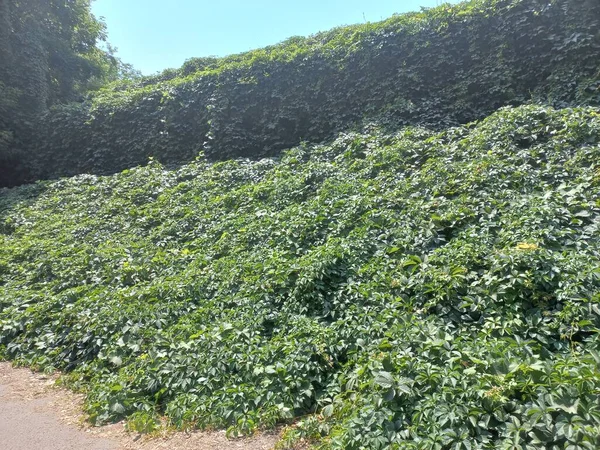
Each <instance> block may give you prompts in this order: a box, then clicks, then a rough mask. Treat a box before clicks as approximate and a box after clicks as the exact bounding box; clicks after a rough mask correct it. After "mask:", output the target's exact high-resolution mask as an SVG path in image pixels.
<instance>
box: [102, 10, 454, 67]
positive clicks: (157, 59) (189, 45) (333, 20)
mask: <svg viewBox="0 0 600 450" xmlns="http://www.w3.org/2000/svg"><path fill="white" fill-rule="evenodd" d="M439 3H442V2H441V1H440V0H301V1H289V0H253V1H252V0H250V1H243V0H209V1H207V0H168V1H165V0H95V1H94V2H93V3H92V10H93V12H94V14H95V15H96V16H97V17H104V19H105V21H106V24H107V27H108V40H109V42H110V43H111V44H112V45H114V46H116V47H117V48H118V53H117V54H118V56H119V57H120V58H121V59H122V60H123V61H124V62H127V63H130V64H133V66H134V67H135V68H136V69H138V70H141V71H142V73H144V74H145V75H150V74H152V73H155V72H158V71H161V70H163V69H166V68H169V67H179V66H181V64H183V62H184V61H185V60H186V59H188V58H191V57H195V56H213V55H214V56H224V55H229V54H232V53H239V52H243V51H246V50H251V49H254V48H259V47H264V46H266V45H271V44H275V43H277V42H281V41H282V40H284V39H286V38H288V37H290V36H306V35H309V34H313V33H316V32H318V31H324V30H328V29H330V28H333V27H336V26H339V25H350V24H354V23H359V22H365V21H370V22H374V21H378V20H381V19H385V18H387V17H389V16H391V15H392V14H394V13H401V12H406V11H414V10H419V8H420V7H421V6H425V7H432V6H436V5H437V4H439ZM451 3H456V1H452V2H451Z"/></svg>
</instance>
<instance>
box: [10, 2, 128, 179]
mask: <svg viewBox="0 0 600 450" xmlns="http://www.w3.org/2000/svg"><path fill="white" fill-rule="evenodd" d="M105 39H106V35H105V27H104V24H103V23H102V22H101V21H99V20H97V19H96V18H95V17H94V16H93V15H92V14H91V12H90V0H0V186H7V185H13V184H15V183H19V182H23V180H26V179H27V178H28V177H31V176H32V174H31V173H30V170H31V168H30V167H28V165H27V164H26V162H27V157H28V156H35V155H31V154H30V153H31V152H34V151H35V149H33V148H32V137H31V134H32V133H33V132H34V130H36V129H37V126H38V124H37V122H38V121H39V120H40V117H42V116H43V115H44V114H45V113H47V112H48V108H49V107H50V106H52V105H57V104H64V103H69V102H73V101H76V100H78V99H80V98H81V97H82V96H83V95H84V94H85V93H86V92H88V91H89V90H93V89H97V88H99V87H101V86H103V85H105V84H106V83H107V82H109V81H111V80H116V79H118V78H120V77H121V76H122V75H123V74H124V72H123V70H125V71H130V73H131V67H130V66H128V65H126V64H123V63H122V62H121V61H120V60H119V59H118V58H116V57H115V56H114V54H112V52H111V51H110V47H109V51H106V50H103V49H101V48H99V47H98V45H97V44H99V43H100V42H102V41H104V40H105ZM59 150H60V149H57V151H59Z"/></svg>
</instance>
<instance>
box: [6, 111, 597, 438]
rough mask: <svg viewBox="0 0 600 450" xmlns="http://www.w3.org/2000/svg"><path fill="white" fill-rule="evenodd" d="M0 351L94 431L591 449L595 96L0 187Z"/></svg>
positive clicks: (594, 324) (594, 365)
mask: <svg viewBox="0 0 600 450" xmlns="http://www.w3.org/2000/svg"><path fill="white" fill-rule="evenodd" d="M0 211H1V212H2V216H1V217H2V218H1V222H0V357H3V358H6V359H12V360H15V361H17V362H19V363H21V364H26V365H30V366H35V367H38V368H40V369H46V370H52V369H61V370H63V371H65V372H67V375H65V376H64V377H63V379H64V380H65V382H66V383H68V384H70V385H71V386H73V387H75V388H81V389H83V390H85V392H86V393H87V406H86V407H87V411H88V412H89V414H90V418H91V420H92V421H93V422H95V423H103V422H107V421H114V420H118V419H121V418H128V421H129V422H128V423H129V426H130V427H131V428H133V429H138V430H145V431H150V430H152V429H153V428H154V427H156V426H157V418H158V417H159V416H162V415H165V416H166V417H167V418H168V419H169V421H170V423H171V424H172V425H173V426H175V427H178V428H189V427H223V428H228V429H229V431H230V433H231V434H237V433H251V432H253V431H254V430H256V429H258V428H260V427H270V426H273V425H275V424H276V423H281V422H283V423H286V422H287V423H289V424H290V425H289V427H288V429H287V431H286V433H285V435H284V437H283V439H282V442H281V446H282V447H286V446H292V445H294V444H295V443H297V442H298V441H299V440H301V439H304V440H306V441H308V442H311V443H312V444H313V445H315V446H317V447H319V446H320V447H322V448H344V449H359V448H396V449H432V448H435V449H462V448H465V449H475V448H523V449H525V448H526V449H595V448H598V446H600V438H599V436H600V402H599V401H598V400H599V398H600V354H599V352H600V337H599V333H598V331H599V329H600V240H599V236H600V234H599V231H600V230H599V227H600V111H599V110H598V109H594V108H568V109H561V110H554V109H552V108H549V107H540V106H522V107H517V108H505V109H501V110H499V111H498V112H496V113H494V114H492V115H491V116H490V117H488V118H487V119H485V120H482V121H480V122H477V123H471V124H469V125H466V126H463V127H458V128H451V129H448V130H446V131H444V132H432V131H428V130H425V129H420V128H404V129H402V130H400V131H399V132H397V133H395V134H389V133H384V132H382V131H380V130H378V129H377V127H372V128H370V129H368V130H366V131H364V132H362V133H346V134H341V135H339V137H338V138H337V139H336V140H334V141H332V142H330V143H328V144H321V145H308V144H306V145H300V146H298V147H296V148H293V149H291V150H288V151H287V152H285V153H284V154H283V155H282V156H281V157H279V158H270V159H263V160H258V161H251V160H243V159H239V160H230V161H226V162H220V163H210V162H207V161H206V160H205V159H204V157H202V156H201V157H199V158H198V159H197V160H196V161H195V162H192V163H190V164H188V165H185V166H182V167H180V168H178V169H176V170H168V169H166V168H165V167H163V166H161V164H159V163H158V162H156V161H151V162H150V163H149V164H148V165H146V166H144V167H139V168H135V169H131V170H126V171H124V172H122V173H119V174H116V175H113V176H106V177H98V176H92V175H79V176H76V177H73V178H68V179H62V180H59V181H44V182H38V183H36V184H34V185H27V186H22V187H20V188H15V189H12V190H3V191H1V193H0Z"/></svg>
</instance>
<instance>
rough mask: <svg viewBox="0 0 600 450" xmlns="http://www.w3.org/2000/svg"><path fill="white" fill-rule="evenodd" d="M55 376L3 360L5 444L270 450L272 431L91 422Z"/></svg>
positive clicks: (0, 403)
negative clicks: (146, 433) (232, 436)
mask: <svg viewBox="0 0 600 450" xmlns="http://www.w3.org/2000/svg"><path fill="white" fill-rule="evenodd" d="M54 381H55V378H54V377H50V376H46V375H43V374H38V373H33V372H31V371H30V370H28V369H15V368H12V367H11V365H10V364H9V363H3V362H0V447H1V448H2V450H192V449H194V450H270V449H272V448H273V446H274V445H275V442H276V441H277V436H276V435H273V434H263V435H259V436H256V437H253V438H249V439H243V440H232V441H230V440H228V439H227V438H226V437H225V433H223V432H212V433H200V432H198V433H196V432H194V433H171V434H166V435H164V436H160V437H156V438H152V439H149V438H147V437H142V436H139V435H137V434H134V433H127V432H126V431H125V430H124V427H123V424H114V425H109V426H105V427H90V426H88V425H86V424H85V422H84V418H83V416H82V403H83V398H82V396H81V395H77V394H74V393H72V392H70V391H67V390H65V389H59V388H56V387H55V386H54V384H55V383H54Z"/></svg>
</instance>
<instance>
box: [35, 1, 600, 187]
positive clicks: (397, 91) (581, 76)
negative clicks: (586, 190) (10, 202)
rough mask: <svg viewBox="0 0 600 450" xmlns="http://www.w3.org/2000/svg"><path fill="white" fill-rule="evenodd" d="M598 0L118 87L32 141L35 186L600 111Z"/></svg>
mask: <svg viewBox="0 0 600 450" xmlns="http://www.w3.org/2000/svg"><path fill="white" fill-rule="evenodd" d="M599 30H600V2H598V1H596V0H552V1H548V0H519V1H514V0H472V1H469V2H465V3H461V4H459V5H456V6H449V5H446V6H442V7H439V8H434V9H429V10H425V11H422V12H418V13H411V14H404V15H398V16H394V17H392V18H390V19H389V20H386V21H383V22H379V23H368V24H363V25H357V26H350V27H343V28H339V29H335V30H332V31H330V32H326V33H320V34H317V35H315V36H311V37H308V38H299V37H296V38H291V39H289V40H287V41H286V42H284V43H282V44H280V45H276V46H272V47H267V48H264V49H259V50H256V51H252V52H248V53H244V54H241V55H234V56H231V57H227V58H221V59H215V58H198V59H193V60H190V61H188V62H187V63H186V64H185V65H184V67H182V68H181V69H179V70H173V71H167V72H165V73H164V74H162V75H160V76H156V77H151V78H148V79H144V80H141V81H137V82H133V83H119V84H116V85H113V86H112V87H110V88H107V89H105V90H103V91H102V92H101V93H99V94H97V95H94V96H91V97H90V98H89V99H88V101H86V102H84V103H82V104H69V105H68V106H61V107H57V108H55V109H54V110H53V111H52V113H51V114H49V115H47V118H46V120H45V121H43V122H42V123H40V124H38V126H37V127H36V130H37V131H38V133H37V134H35V135H32V136H30V138H31V139H29V143H28V147H27V148H28V150H29V153H28V154H29V155H30V157H31V158H30V159H29V160H28V161H27V165H28V167H29V170H30V173H31V174H32V176H34V177H35V178H48V177H55V176H57V175H75V174H79V173H96V174H109V173H114V172H117V171H120V170H123V169H125V168H128V167H132V166H135V165H138V164H144V163H145V162H146V161H147V159H148V157H149V156H153V157H155V158H157V159H158V160H159V161H161V162H162V163H165V164H178V163H181V162H185V161H190V160H193V159H194V157H195V156H196V155H197V154H198V152H199V151H203V152H204V153H205V155H206V156H207V157H210V158H212V159H227V158H230V157H238V156H242V157H262V156H268V155H276V154H278V153H279V152H280V151H282V150H284V149H286V148H290V147H292V146H295V145H298V144H299V143H300V142H302V141H310V142H320V141H322V140H324V139H328V138H332V137H333V136H334V135H335V133H336V132H339V131H347V130H349V129H351V127H352V126H355V125H360V124H362V123H365V122H369V121H372V120H377V121H378V123H380V124H388V125H389V126H390V128H392V129H393V128H397V127H398V126H401V125H407V124H411V125H427V126H430V127H431V126H433V127H435V128H437V129H442V128H444V127H447V126H450V125H457V124H464V123H467V122H469V121H472V120H477V119H481V118H484V117H485V116H487V115H488V114H490V113H491V112H493V111H495V110H496V109H497V108H499V107H501V106H505V105H519V104H523V103H524V102H527V101H528V100H531V99H532V98H533V99H535V100H541V101H544V102H546V103H550V104H552V105H554V106H557V107H564V106H566V105H570V104H577V105H582V104H591V105H598V104H600V94H599V90H598V88H599V86H600V67H599V65H598V61H599V60H600V32H599Z"/></svg>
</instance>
